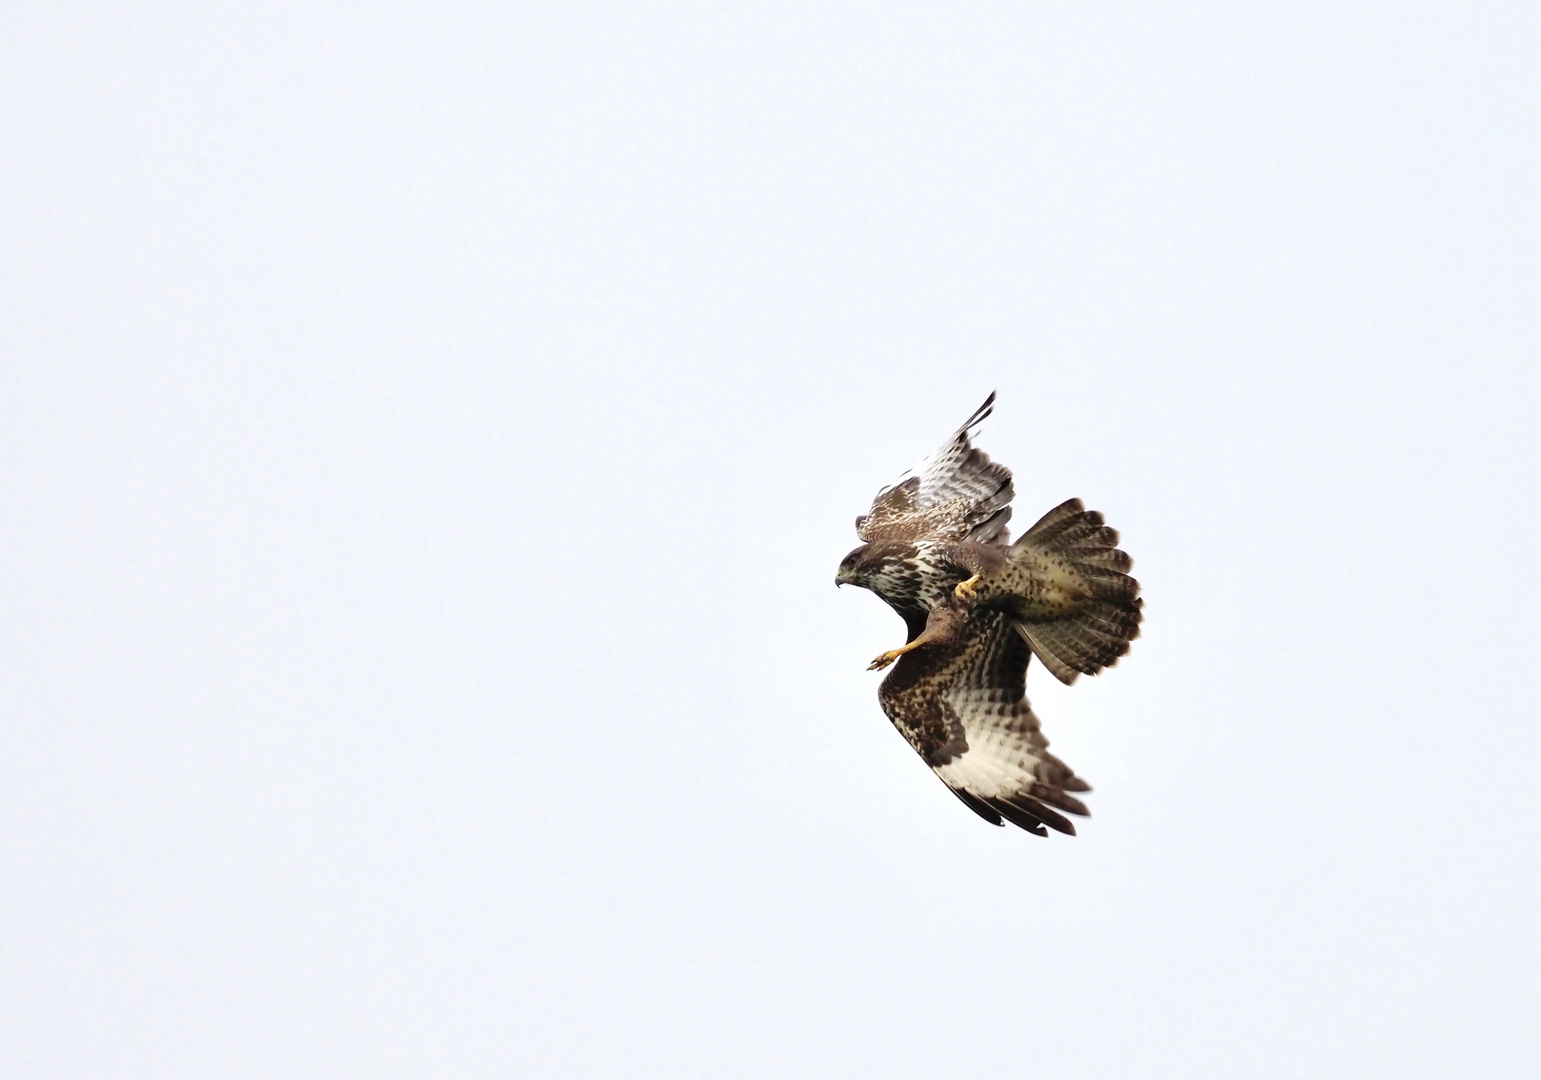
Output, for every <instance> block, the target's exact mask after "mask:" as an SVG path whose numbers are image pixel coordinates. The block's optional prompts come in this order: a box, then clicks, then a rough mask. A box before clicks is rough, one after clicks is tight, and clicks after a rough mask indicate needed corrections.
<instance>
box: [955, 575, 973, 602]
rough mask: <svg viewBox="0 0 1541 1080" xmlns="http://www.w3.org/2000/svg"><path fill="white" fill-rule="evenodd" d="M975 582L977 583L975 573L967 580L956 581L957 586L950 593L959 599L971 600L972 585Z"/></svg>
mask: <svg viewBox="0 0 1541 1080" xmlns="http://www.w3.org/2000/svg"><path fill="white" fill-rule="evenodd" d="M977 584H979V575H978V574H975V575H974V576H973V577H971V578H969V579H968V580H967V581H960V582H958V584H957V587H956V588H954V589H953V590H952V594H953V595H954V596H956V597H957V598H958V599H959V600H972V599H974V586H975V585H977Z"/></svg>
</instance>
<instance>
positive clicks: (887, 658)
mask: <svg viewBox="0 0 1541 1080" xmlns="http://www.w3.org/2000/svg"><path fill="white" fill-rule="evenodd" d="M904 652H905V650H904V649H889V650H888V651H887V652H886V653H884V654H883V655H882V656H879V657H878V658H877V659H876V660H874V661H872V663H870V664H868V665H867V670H868V671H882V670H883V669H884V668H886V667H887V666H888V665H889V664H892V663H893V662H894V661H895V660H897V659H899V657H901V656H903V655H904Z"/></svg>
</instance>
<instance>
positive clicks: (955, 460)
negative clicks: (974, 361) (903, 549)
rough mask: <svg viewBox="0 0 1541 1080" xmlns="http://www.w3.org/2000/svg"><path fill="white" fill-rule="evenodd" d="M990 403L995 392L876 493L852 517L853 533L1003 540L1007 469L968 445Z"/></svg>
mask: <svg viewBox="0 0 1541 1080" xmlns="http://www.w3.org/2000/svg"><path fill="white" fill-rule="evenodd" d="M994 408H995V392H994V391H991V393H990V396H989V397H988V398H986V399H985V403H984V404H983V405H981V406H980V407H979V408H978V409H976V410H975V411H974V415H973V416H970V417H969V418H968V419H967V420H965V421H964V422H963V426H962V427H960V428H958V430H957V431H956V432H955V433H954V434H953V436H952V438H951V439H949V440H947V442H945V443H943V444H942V445H941V446H940V447H939V448H938V449H937V451H936V453H934V454H932V455H931V456H930V457H928V458H926V460H924V461H922V462H921V463H920V464H919V465H917V466H915V468H914V469H912V470H910V471H909V472H907V473H905V474H904V475H903V476H901V477H900V478H899V479H898V480H896V481H895V482H894V483H893V484H891V485H890V486H888V487H886V488H884V489H883V490H882V491H880V492H878V495H877V498H875V499H873V500H872V509H871V510H869V511H868V512H867V513H866V514H863V515H862V516H861V517H859V518H857V519H856V535H857V536H859V537H861V539H863V540H865V541H867V542H868V543H873V542H875V541H883V540H900V541H910V540H922V539H934V540H963V539H969V540H975V541H978V542H979V543H984V544H1004V543H1006V540H1007V535H1006V523H1007V522H1008V521H1009V520H1010V519H1011V506H1010V505H1009V504H1010V503H1011V499H1012V496H1013V495H1014V494H1015V491H1014V490H1013V488H1012V485H1011V470H1010V469H1008V468H1006V466H1004V465H1001V464H999V463H998V462H994V461H991V460H990V457H989V455H988V454H986V453H985V452H984V451H983V450H979V449H977V448H975V447H974V446H973V444H972V443H971V441H970V438H971V436H973V435H974V434H976V433H977V431H978V428H979V425H980V424H982V423H984V421H985V418H986V417H988V416H989V415H990V413H991V412H992V411H993V410H994Z"/></svg>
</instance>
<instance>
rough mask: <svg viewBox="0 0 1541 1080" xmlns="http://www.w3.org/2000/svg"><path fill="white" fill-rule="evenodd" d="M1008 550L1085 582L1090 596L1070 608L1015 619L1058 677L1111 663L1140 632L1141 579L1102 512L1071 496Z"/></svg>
mask: <svg viewBox="0 0 1541 1080" xmlns="http://www.w3.org/2000/svg"><path fill="white" fill-rule="evenodd" d="M1012 550H1014V551H1015V550H1024V551H1030V552H1032V553H1033V554H1034V555H1036V556H1038V557H1039V558H1042V559H1045V560H1048V561H1050V562H1052V563H1058V564H1060V565H1061V566H1063V567H1064V568H1065V570H1067V571H1068V572H1069V573H1070V574H1072V575H1074V577H1075V578H1077V579H1079V584H1080V585H1081V586H1084V588H1085V590H1086V592H1087V593H1088V594H1089V599H1088V600H1087V601H1086V602H1084V603H1083V604H1082V605H1081V606H1080V607H1079V608H1078V609H1077V610H1076V611H1075V613H1074V614H1072V615H1069V616H1067V617H1064V618H1059V619H1053V620H1048V621H1042V622H1040V621H1035V620H1031V619H1017V620H1015V621H1014V625H1015V626H1016V629H1017V632H1018V633H1020V634H1021V635H1022V637H1023V639H1024V640H1025V641H1026V642H1027V644H1028V647H1029V648H1030V649H1032V651H1033V655H1034V656H1036V657H1038V659H1039V660H1040V661H1041V662H1042V663H1043V666H1044V667H1046V668H1048V669H1049V671H1050V672H1051V673H1052V674H1053V675H1054V677H1055V678H1056V679H1058V680H1059V681H1060V682H1063V683H1067V684H1068V683H1072V682H1074V681H1075V680H1076V677H1077V676H1078V675H1095V674H1097V673H1098V672H1099V671H1101V670H1102V669H1103V668H1105V667H1112V666H1113V665H1114V664H1116V663H1117V662H1118V658H1119V657H1121V656H1123V655H1124V654H1125V653H1127V652H1128V651H1129V643H1130V642H1131V641H1133V640H1134V639H1135V638H1137V637H1139V636H1140V620H1141V618H1142V613H1141V607H1142V603H1143V602H1142V601H1141V600H1140V583H1139V582H1138V581H1136V580H1135V579H1134V578H1132V577H1130V576H1129V575H1128V573H1126V571H1128V570H1129V569H1131V568H1132V567H1133V565H1134V560H1133V559H1131V558H1130V557H1129V556H1128V554H1127V553H1126V552H1123V551H1120V550H1119V548H1118V530H1117V529H1114V528H1112V527H1110V526H1108V525H1106V524H1104V523H1103V518H1102V515H1101V514H1099V513H1098V512H1097V511H1095V510H1087V509H1086V508H1085V506H1083V505H1082V503H1081V500H1080V499H1070V500H1068V501H1066V502H1064V503H1061V504H1060V505H1059V506H1056V507H1055V508H1054V509H1053V510H1050V511H1049V512H1048V513H1047V514H1045V515H1044V516H1043V517H1042V518H1040V519H1039V520H1038V522H1037V524H1035V525H1034V526H1033V527H1032V528H1030V529H1028V530H1027V532H1025V533H1024V534H1023V535H1022V536H1021V537H1020V538H1019V539H1018V540H1017V542H1016V543H1015V544H1013V545H1012Z"/></svg>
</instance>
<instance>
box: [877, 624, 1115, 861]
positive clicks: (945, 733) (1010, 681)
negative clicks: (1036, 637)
mask: <svg viewBox="0 0 1541 1080" xmlns="http://www.w3.org/2000/svg"><path fill="white" fill-rule="evenodd" d="M1027 661H1028V649H1027V645H1026V644H1025V643H1024V642H1023V641H1022V639H1021V637H1020V636H1019V635H1018V634H1017V633H1016V631H1015V630H1014V629H1013V628H1012V625H1011V621H1010V619H1009V618H1007V617H1006V616H1004V615H1001V614H999V613H998V612H994V611H988V610H983V609H975V611H974V612H973V613H972V614H971V616H970V621H969V623H968V625H967V626H966V627H965V628H964V635H963V644H962V645H961V647H958V648H923V649H917V650H915V651H913V652H909V653H906V654H905V655H904V656H902V657H900V658H899V662H898V664H896V665H895V666H894V670H893V672H892V673H891V674H890V675H889V676H888V678H887V679H885V680H884V681H883V685H882V687H881V688H880V689H879V690H878V700H879V701H880V702H881V703H882V705H883V711H884V712H885V713H887V714H888V718H889V719H890V720H892V721H893V724H894V726H895V727H896V728H898V729H899V732H900V733H901V734H902V735H904V737H905V738H906V739H907V740H909V743H910V745H911V746H913V747H914V748H915V750H916V751H917V752H918V753H919V754H920V756H921V757H922V758H924V759H925V761H926V764H927V765H930V766H931V769H932V771H933V772H935V773H936V775H937V776H939V777H941V779H942V782H943V783H945V784H946V785H947V786H948V787H949V788H950V789H951V790H952V793H953V794H954V795H956V796H957V797H958V798H959V799H961V800H962V801H963V803H964V804H965V805H966V806H968V808H969V809H971V810H973V811H974V812H975V813H976V814H978V815H979V816H980V817H982V818H984V819H985V820H986V821H988V822H990V823H991V824H992V825H1000V824H1002V819H1003V818H1004V819H1005V820H1006V821H1009V822H1011V823H1012V824H1013V825H1018V826H1020V827H1022V828H1024V829H1026V830H1027V831H1028V832H1031V833H1035V834H1037V835H1038V836H1047V835H1048V833H1047V831H1045V828H1044V827H1045V826H1048V828H1051V829H1057V830H1058V831H1060V832H1063V833H1069V834H1070V835H1072V836H1073V835H1075V826H1074V825H1072V824H1071V823H1070V821H1069V820H1068V819H1067V818H1066V817H1065V816H1064V814H1061V813H1059V811H1061V810H1063V811H1065V813H1070V814H1078V815H1082V816H1085V815H1086V814H1087V813H1088V811H1087V809H1086V807H1085V805H1084V804H1083V803H1082V802H1081V801H1080V800H1079V799H1077V798H1075V797H1074V796H1073V795H1071V794H1069V793H1070V792H1072V791H1090V790H1091V789H1090V787H1089V786H1088V785H1087V784H1086V782H1085V781H1084V780H1082V779H1081V778H1080V777H1078V776H1076V775H1075V773H1074V772H1072V771H1071V770H1070V767H1069V766H1068V765H1066V764H1065V763H1064V762H1062V761H1060V760H1059V759H1058V758H1057V757H1055V756H1054V755H1053V754H1051V753H1049V741H1048V739H1046V738H1044V736H1043V731H1042V730H1041V728H1040V726H1039V723H1038V717H1036V716H1034V715H1033V710H1032V707H1031V706H1030V705H1029V704H1028V703H1027V699H1026V697H1025V696H1024V695H1023V691H1024V686H1025V678H1026V673H1027Z"/></svg>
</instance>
